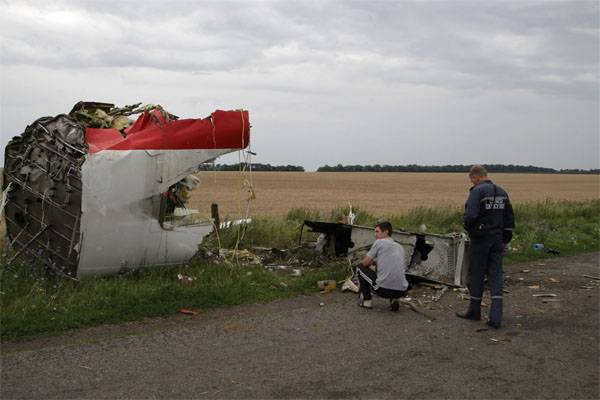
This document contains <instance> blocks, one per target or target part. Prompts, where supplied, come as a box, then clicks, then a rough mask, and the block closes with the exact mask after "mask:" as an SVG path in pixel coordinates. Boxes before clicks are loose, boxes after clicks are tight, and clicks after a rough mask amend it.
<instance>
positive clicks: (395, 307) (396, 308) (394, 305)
mask: <svg viewBox="0 0 600 400" xmlns="http://www.w3.org/2000/svg"><path fill="white" fill-rule="evenodd" d="M390 310H392V311H393V312H398V311H399V310H400V302H399V301H398V299H391V300H390Z"/></svg>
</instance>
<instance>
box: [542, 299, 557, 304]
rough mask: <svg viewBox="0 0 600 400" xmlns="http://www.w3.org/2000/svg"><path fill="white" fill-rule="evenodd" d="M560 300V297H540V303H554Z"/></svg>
mask: <svg viewBox="0 0 600 400" xmlns="http://www.w3.org/2000/svg"><path fill="white" fill-rule="evenodd" d="M557 301H560V299H542V303H554V302H557Z"/></svg>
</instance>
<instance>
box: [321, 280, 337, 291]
mask: <svg viewBox="0 0 600 400" xmlns="http://www.w3.org/2000/svg"><path fill="white" fill-rule="evenodd" d="M317 287H318V288H319V289H320V290H323V291H325V292H331V291H332V290H335V288H336V287H337V284H336V282H335V281H334V280H333V279H328V280H324V281H318V282H317Z"/></svg>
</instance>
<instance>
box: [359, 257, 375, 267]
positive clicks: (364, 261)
mask: <svg viewBox="0 0 600 400" xmlns="http://www.w3.org/2000/svg"><path fill="white" fill-rule="evenodd" d="M373 263H374V260H373V259H372V258H371V257H369V256H365V258H363V259H362V261H361V263H360V265H362V266H363V267H368V266H370V265H371V264H373Z"/></svg>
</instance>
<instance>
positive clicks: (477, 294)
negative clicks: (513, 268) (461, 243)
mask: <svg viewBox="0 0 600 400" xmlns="http://www.w3.org/2000/svg"><path fill="white" fill-rule="evenodd" d="M503 249H504V245H503V244H502V236H501V235H490V236H484V237H482V238H472V239H471V245H470V247H469V282H468V287H469V294H470V296H471V303H470V305H469V313H473V315H480V312H481V311H480V310H481V299H482V297H483V285H484V279H485V277H486V276H487V279H488V285H489V287H490V295H491V298H492V305H491V308H490V315H489V320H490V321H491V322H494V323H496V324H500V323H501V321H502V284H503V277H502V251H503Z"/></svg>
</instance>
